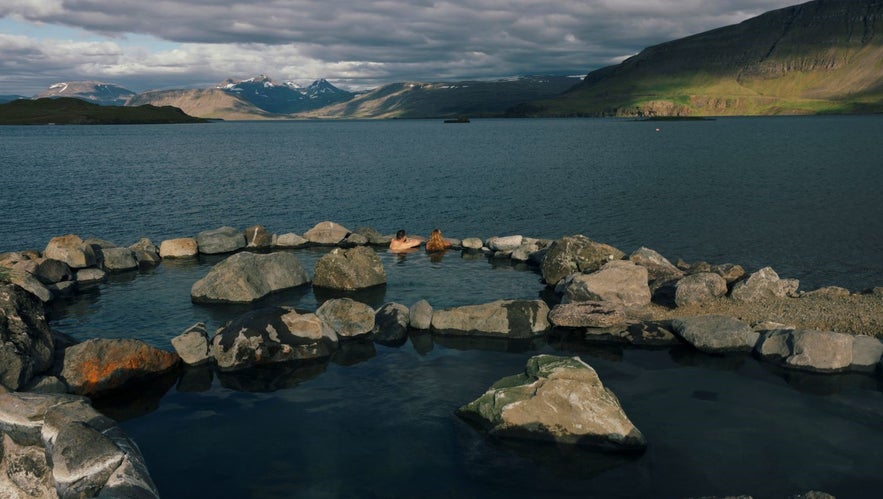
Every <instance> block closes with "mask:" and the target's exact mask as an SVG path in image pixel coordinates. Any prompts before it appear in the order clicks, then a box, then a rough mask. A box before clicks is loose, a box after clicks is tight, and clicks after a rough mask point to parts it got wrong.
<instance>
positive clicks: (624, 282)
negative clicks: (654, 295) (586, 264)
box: [563, 260, 650, 307]
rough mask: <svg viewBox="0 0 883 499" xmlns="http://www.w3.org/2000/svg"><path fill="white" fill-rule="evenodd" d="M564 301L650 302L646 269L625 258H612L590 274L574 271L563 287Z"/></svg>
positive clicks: (634, 305) (621, 303) (623, 303)
mask: <svg viewBox="0 0 883 499" xmlns="http://www.w3.org/2000/svg"><path fill="white" fill-rule="evenodd" d="M563 293H564V301H565V302H568V303H572V302H580V301H608V302H611V303H617V304H620V305H622V306H625V307H641V306H644V305H647V304H649V303H650V286H649V285H648V281H647V269H646V268H644V267H641V266H639V265H635V264H634V263H633V262H630V261H628V260H614V261H612V262H608V263H606V264H605V265H604V266H603V267H601V269H600V270H598V271H596V272H593V273H591V274H577V275H575V276H573V277H572V279H571V280H570V281H569V282H567V283H566V285H565V286H564V288H563Z"/></svg>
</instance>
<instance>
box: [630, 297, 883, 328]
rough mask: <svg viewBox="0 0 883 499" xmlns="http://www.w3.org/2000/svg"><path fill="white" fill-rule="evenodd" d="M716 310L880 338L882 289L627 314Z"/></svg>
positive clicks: (754, 320) (667, 315) (658, 316)
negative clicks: (872, 291)
mask: <svg viewBox="0 0 883 499" xmlns="http://www.w3.org/2000/svg"><path fill="white" fill-rule="evenodd" d="M709 314H719V315H727V316H730V317H735V318H737V319H740V320H742V321H744V322H747V323H749V324H751V325H752V326H755V325H757V324H759V323H762V322H766V321H769V322H775V323H780V324H784V325H785V326H787V327H789V328H792V327H793V328H796V329H817V330H821V331H835V332H838V333H848V334H857V335H858V334H861V335H868V336H876V337H878V338H883V293H879V292H875V293H872V294H852V295H848V296H816V295H804V296H801V297H798V298H772V299H767V300H764V301H761V302H752V303H744V302H739V301H736V300H733V299H730V298H721V299H718V300H715V301H713V302H710V303H706V304H702V305H691V306H687V307H678V308H674V309H671V308H667V307H663V306H660V305H656V304H651V305H650V306H648V307H646V308H644V309H642V310H637V311H631V313H630V315H631V316H633V317H635V318H639V319H643V320H662V319H674V318H678V317H689V316H695V315H709Z"/></svg>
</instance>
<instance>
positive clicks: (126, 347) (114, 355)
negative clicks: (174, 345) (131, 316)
mask: <svg viewBox="0 0 883 499" xmlns="http://www.w3.org/2000/svg"><path fill="white" fill-rule="evenodd" d="M180 360H181V358H180V357H178V354H176V353H173V352H167V351H165V350H160V349H158V348H156V347H153V346H150V345H148V344H147V343H145V342H143V341H141V340H135V339H129V338H126V339H104V338H93V339H90V340H86V341H84V342H82V343H78V344H76V345H72V346H69V347H67V348H66V349H65V350H64V360H63V364H62V366H61V374H60V377H61V379H62V380H64V382H65V383H67V386H68V387H69V388H70V391H71V393H75V394H77V395H88V396H94V395H98V394H101V393H103V392H108V391H112V390H116V389H118V388H120V387H121V386H123V385H125V384H126V383H128V382H129V381H132V380H136V379H143V378H148V377H152V376H156V375H158V374H162V373H165V372H168V371H170V370H171V369H174V368H176V367H177V366H178V363H179V361H180Z"/></svg>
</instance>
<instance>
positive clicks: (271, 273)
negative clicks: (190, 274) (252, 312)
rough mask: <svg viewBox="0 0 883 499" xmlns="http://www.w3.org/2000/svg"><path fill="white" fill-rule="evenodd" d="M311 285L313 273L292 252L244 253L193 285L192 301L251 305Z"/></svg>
mask: <svg viewBox="0 0 883 499" xmlns="http://www.w3.org/2000/svg"><path fill="white" fill-rule="evenodd" d="M309 282H310V276H309V274H307V271H306V270H305V269H304V268H303V266H302V265H301V263H300V260H298V258H297V257H296V256H295V255H294V254H292V253H287V252H278V253H270V254H266V255H258V254H255V253H249V252H243V253H237V254H235V255H232V256H230V257H228V258H227V259H225V260H224V261H222V262H221V263H218V264H217V265H215V266H214V267H212V269H211V270H210V271H209V272H208V274H206V276H205V277H203V278H202V279H200V280H198V281H196V282H195V283H193V286H192V287H191V289H190V298H191V299H192V300H193V301H194V302H196V303H249V302H253V301H255V300H258V299H260V298H263V297H264V296H267V295H268V294H270V293H274V292H276V291H282V290H285V289H290V288H295V287H297V286H301V285H303V284H307V283H309Z"/></svg>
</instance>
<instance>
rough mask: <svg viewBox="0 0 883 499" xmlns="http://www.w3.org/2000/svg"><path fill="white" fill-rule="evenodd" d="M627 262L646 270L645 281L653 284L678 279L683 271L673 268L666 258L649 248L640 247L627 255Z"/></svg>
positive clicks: (682, 274)
mask: <svg viewBox="0 0 883 499" xmlns="http://www.w3.org/2000/svg"><path fill="white" fill-rule="evenodd" d="M629 260H631V261H633V262H635V263H636V264H638V265H640V266H642V267H644V268H646V269H647V279H649V280H650V282H651V283H653V282H660V283H661V282H666V281H670V280H672V279H680V278H681V277H683V276H684V271H683V270H681V269H679V268H677V267H675V266H674V265H673V264H672V263H671V262H670V261H669V260H668V259H667V258H665V257H664V256H662V255H661V254H659V253H658V252H657V251H655V250H652V249H650V248H645V247H643V246H642V247H640V248H638V249H636V250H635V251H633V252H632V254H631V255H629Z"/></svg>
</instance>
